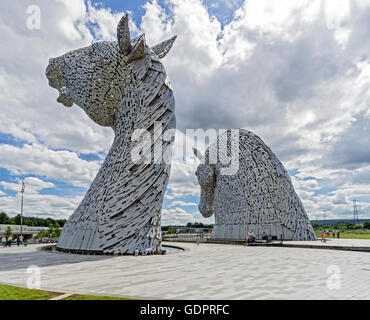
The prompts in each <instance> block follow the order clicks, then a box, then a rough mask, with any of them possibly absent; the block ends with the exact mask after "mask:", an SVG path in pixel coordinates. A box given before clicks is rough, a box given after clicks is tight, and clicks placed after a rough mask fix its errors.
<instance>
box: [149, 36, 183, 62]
mask: <svg viewBox="0 0 370 320" xmlns="http://www.w3.org/2000/svg"><path fill="white" fill-rule="evenodd" d="M176 39H177V36H174V37H172V38H171V39H169V40H166V41H163V42H161V43H160V44H157V45H156V46H154V47H153V48H152V50H153V51H154V52H155V53H156V54H157V56H158V57H159V58H160V59H162V58H164V57H165V56H166V55H167V53H169V52H170V50H171V48H172V46H173V44H174V42H175V40H176Z"/></svg>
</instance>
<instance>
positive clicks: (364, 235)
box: [315, 231, 370, 240]
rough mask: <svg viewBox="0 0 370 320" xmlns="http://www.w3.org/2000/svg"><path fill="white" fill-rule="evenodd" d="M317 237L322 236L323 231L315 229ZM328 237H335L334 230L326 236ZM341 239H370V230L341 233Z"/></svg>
mask: <svg viewBox="0 0 370 320" xmlns="http://www.w3.org/2000/svg"><path fill="white" fill-rule="evenodd" d="M315 232H316V237H317V238H321V232H322V231H315ZM336 238H337V237H336V236H335V237H334V239H336ZM326 239H333V232H330V233H329V236H326ZM340 239H368V240H370V232H354V231H347V232H341V233H340Z"/></svg>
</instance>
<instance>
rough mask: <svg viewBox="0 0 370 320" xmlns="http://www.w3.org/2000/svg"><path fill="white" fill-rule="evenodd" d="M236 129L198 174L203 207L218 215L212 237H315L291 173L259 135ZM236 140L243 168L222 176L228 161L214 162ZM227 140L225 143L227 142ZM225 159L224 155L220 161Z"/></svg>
mask: <svg viewBox="0 0 370 320" xmlns="http://www.w3.org/2000/svg"><path fill="white" fill-rule="evenodd" d="M235 131H236V132H237V137H236V139H232V138H230V137H229V136H230V133H231V130H228V131H227V132H226V133H224V134H222V135H220V136H219V137H218V138H217V142H216V143H215V144H213V145H211V146H210V147H209V148H208V149H207V151H206V154H205V157H203V156H202V155H201V154H200V152H199V151H197V150H194V153H195V155H196V156H197V157H198V158H199V159H200V160H201V161H202V164H200V165H199V167H198V169H197V172H196V175H197V177H198V181H199V184H200V186H201V197H200V204H199V210H200V212H201V213H202V215H203V216H204V217H207V218H208V217H211V216H212V215H213V214H214V215H215V226H214V229H213V232H212V238H216V239H238V240H241V239H244V237H245V236H246V234H247V232H254V233H255V234H256V235H257V237H258V238H263V237H264V236H266V237H268V236H271V237H277V238H278V239H285V240H315V239H316V237H315V233H314V231H313V228H312V226H311V224H310V221H309V219H308V216H307V214H306V212H305V210H304V207H303V204H302V202H301V200H300V199H299V197H298V195H297V194H296V192H295V191H294V188H293V185H292V182H291V180H290V177H289V174H288V172H287V171H286V169H285V168H284V166H283V164H282V163H281V162H280V161H279V159H278V158H277V157H276V156H275V154H274V153H273V152H272V151H271V149H270V148H269V147H268V146H267V145H266V144H265V143H264V142H263V141H262V140H261V139H260V138H259V137H258V136H256V135H255V134H253V133H252V132H250V131H246V130H241V129H240V130H239V129H237V130H235ZM236 141H237V148H238V155H237V156H238V168H237V170H236V171H235V172H234V173H233V174H221V172H222V170H223V168H225V167H226V162H225V161H220V157H218V159H216V161H213V162H212V161H210V160H211V156H213V157H214V155H216V154H218V155H220V152H219V151H220V150H221V149H222V150H225V151H227V152H230V150H231V147H230V145H231V144H232V143H234V144H235V142H236ZM223 144H225V146H222V145H223ZM221 160H222V159H221Z"/></svg>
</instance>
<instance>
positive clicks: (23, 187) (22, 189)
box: [21, 180, 26, 239]
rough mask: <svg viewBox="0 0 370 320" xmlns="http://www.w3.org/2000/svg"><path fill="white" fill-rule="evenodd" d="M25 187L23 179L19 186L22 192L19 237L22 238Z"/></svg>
mask: <svg viewBox="0 0 370 320" xmlns="http://www.w3.org/2000/svg"><path fill="white" fill-rule="evenodd" d="M25 188H26V185H25V183H24V181H23V180H22V188H21V194H22V202H21V239H23V194H24V189H25Z"/></svg>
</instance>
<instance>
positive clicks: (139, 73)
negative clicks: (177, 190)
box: [46, 15, 176, 254]
mask: <svg viewBox="0 0 370 320" xmlns="http://www.w3.org/2000/svg"><path fill="white" fill-rule="evenodd" d="M117 38H118V41H116V42H99V43H94V44H93V45H91V46H89V47H86V48H82V49H79V50H75V51H72V52H69V53H67V54H65V55H63V56H61V57H58V58H55V59H50V62H49V65H48V67H47V70H46V75H47V78H48V79H49V84H50V86H51V87H53V88H56V89H57V90H58V91H59V93H60V95H59V98H58V100H57V101H58V102H60V103H62V104H64V105H65V106H67V107H71V106H72V105H73V104H74V103H75V104H76V105H78V106H79V107H81V108H82V109H83V110H84V111H85V112H86V114H87V115H88V116H89V117H90V118H91V119H92V120H93V121H95V122H96V123H98V124H99V125H102V126H107V127H112V128H113V130H114V133H115V138H114V142H113V145H112V147H111V149H110V151H109V153H108V155H107V157H106V159H105V161H104V163H103V165H102V167H101V168H100V170H99V172H98V174H97V176H96V178H95V180H94V181H93V183H92V184H91V186H90V188H89V190H88V192H87V193H86V195H85V197H84V199H83V200H82V202H81V203H80V205H79V206H78V208H77V210H76V211H75V212H74V214H73V215H72V216H71V217H70V218H69V219H68V221H67V223H66V225H65V227H64V228H63V231H62V234H61V236H60V239H59V243H58V249H60V250H66V251H78V252H85V251H86V252H94V253H108V254H109V253H110V254H131V253H133V252H134V251H135V250H136V249H137V248H138V249H140V250H145V249H146V248H153V249H154V250H156V251H158V250H160V249H161V208H162V202H163V197H164V194H165V191H166V188H167V183H168V178H169V174H170V164H169V163H168V161H164V160H163V161H162V162H160V163H158V162H156V163H154V162H153V161H149V163H148V161H146V160H147V157H148V155H145V154H141V153H139V154H136V159H137V158H139V160H137V161H136V162H135V163H134V162H133V161H132V156H133V150H134V148H135V142H134V141H133V140H134V139H133V136H135V132H137V130H139V131H140V130H146V131H147V132H150V133H151V134H154V131H156V130H157V129H156V128H157V127H158V124H160V125H161V127H162V129H163V131H164V130H167V129H172V128H174V127H175V126H176V121H175V116H174V107H175V102H174V97H173V93H172V90H171V88H170V85H169V81H168V79H167V76H166V72H165V69H164V67H163V65H162V63H161V62H160V58H163V57H164V56H165V55H166V54H167V53H168V52H169V50H170V49H171V47H172V45H173V43H174V41H175V39H176V37H173V38H172V39H170V40H167V41H165V42H162V43H161V44H159V45H157V46H155V47H153V48H150V47H148V46H147V45H146V41H145V36H144V35H141V36H139V37H137V38H136V39H134V40H131V37H130V30H129V21H128V16H127V15H126V16H125V17H123V18H122V19H121V21H120V23H119V25H118V28H117ZM154 136H155V135H154ZM153 140H156V141H153ZM158 141H159V143H161V145H162V149H161V150H162V155H165V154H166V155H167V157H168V154H170V149H171V147H172V144H173V140H167V141H165V140H161V139H160V138H159V137H156V138H154V139H151V140H150V141H149V144H150V143H151V145H150V146H149V151H151V152H152V151H153V145H154V143H158ZM166 159H168V158H166Z"/></svg>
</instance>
